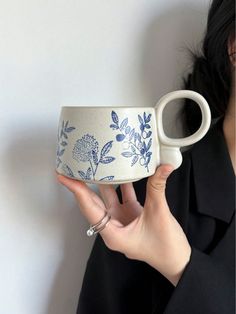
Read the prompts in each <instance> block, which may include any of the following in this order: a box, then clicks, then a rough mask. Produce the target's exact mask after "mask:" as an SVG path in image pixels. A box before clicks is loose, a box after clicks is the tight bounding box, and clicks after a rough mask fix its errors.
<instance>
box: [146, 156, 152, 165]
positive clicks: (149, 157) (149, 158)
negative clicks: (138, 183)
mask: <svg viewBox="0 0 236 314" xmlns="http://www.w3.org/2000/svg"><path fill="white" fill-rule="evenodd" d="M150 160H151V156H148V159H147V162H146V165H148V164H149V162H150Z"/></svg>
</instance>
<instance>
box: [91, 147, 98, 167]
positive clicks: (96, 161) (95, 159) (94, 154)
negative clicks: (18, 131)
mask: <svg viewBox="0 0 236 314" xmlns="http://www.w3.org/2000/svg"><path fill="white" fill-rule="evenodd" d="M92 156H93V162H94V164H95V165H97V163H98V155H97V153H96V152H95V151H94V150H92Z"/></svg>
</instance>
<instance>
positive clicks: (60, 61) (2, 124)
mask: <svg viewBox="0 0 236 314" xmlns="http://www.w3.org/2000/svg"><path fill="white" fill-rule="evenodd" d="M208 3H209V1H208V0H198V1H197V3H196V1H194V0H185V1H184V0H172V1H166V0H159V1H156V0H149V1H146V0H140V1H137V0H126V1H115V0H109V1H105V0H99V1H98V0H93V1H91V0H80V1H79V0H77V1H75V0H57V1H56V0H51V1H46V0H21V1H17V0H8V1H3V0H0V144H1V145H0V173H1V180H0V252H1V253H0V254H1V256H0V278H1V280H0V298H1V301H0V314H44V313H45V314H65V313H66V314H74V313H75V311H76V306H77V301H78V297H79V292H80V287H81V283H82V278H83V273H84V270H85V265H86V261H87V258H88V255H89V252H90V250H91V247H92V244H93V239H90V238H88V237H87V236H86V235H85V231H86V229H87V226H88V223H87V221H86V220H85V218H84V217H83V216H82V215H81V214H80V211H79V209H78V207H77V205H76V202H75V200H74V198H73V195H72V194H71V193H70V192H69V191H68V190H66V188H64V187H63V186H61V185H59V183H57V182H56V179H55V175H54V165H55V151H56V134H57V123H58V118H59V112H60V106H61V105H131V106H132V105H137V106H142V105H143V106H146V105H147V106H150V105H151V106H154V105H155V103H156V102H157V100H158V99H159V98H160V97H161V96H162V95H163V94H165V93H166V92H169V91H172V90H174V89H178V88H179V87H180V82H181V80H180V79H181V76H182V74H183V73H184V71H186V70H188V69H187V67H186V66H187V64H188V62H189V60H188V58H187V52H186V50H185V48H184V46H185V45H188V46H190V47H194V46H195V45H196V43H198V42H199V41H200V38H201V36H202V31H203V29H204V26H205V22H206V12H207V8H208ZM170 107H171V106H170ZM170 109H171V110H169V111H173V107H172V108H170ZM168 116H169V118H171V116H172V114H171V113H169V114H168Z"/></svg>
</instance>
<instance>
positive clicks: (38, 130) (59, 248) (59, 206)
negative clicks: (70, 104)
mask: <svg viewBox="0 0 236 314" xmlns="http://www.w3.org/2000/svg"><path fill="white" fill-rule="evenodd" d="M55 125H56V123H55ZM56 133H57V130H56V128H54V129H52V128H51V129H49V128H48V127H47V126H46V125H42V124H39V125H37V126H34V127H31V128H30V129H29V127H27V129H22V127H21V128H19V130H17V129H16V127H15V134H16V137H15V138H14V141H12V142H10V143H9V144H8V147H7V150H6V155H5V158H4V160H5V167H6V173H7V174H8V176H7V178H6V182H5V184H6V186H9V187H10V188H11V195H9V196H10V197H11V198H13V199H14V201H15V203H16V204H17V207H16V206H15V209H14V208H12V209H11V208H10V209H9V210H8V216H9V219H10V221H11V222H12V223H14V222H16V224H17V225H19V224H21V226H23V230H25V231H24V232H25V233H26V234H27V235H28V236H29V237H30V238H31V239H30V240H29V243H28V242H27V243H26V244H24V247H25V245H26V246H27V247H28V250H27V252H28V253H26V254H27V255H26V256H25V255H24V253H23V256H22V257H21V258H23V259H25V260H27V259H29V261H27V263H29V264H30V259H31V256H32V265H31V266H30V269H31V268H32V269H35V277H34V278H30V277H29V278H28V279H27V278H26V279H25V280H26V281H28V284H26V285H27V286H28V285H29V286H32V290H31V291H30V293H31V294H32V295H33V296H34V297H35V296H36V295H38V297H37V298H36V299H40V295H41V298H42V299H44V298H48V305H47V310H45V313H51V314H52V313H53V314H64V313H68V314H69V313H74V312H75V307H76V305H77V299H78V295H79V291H80V284H81V282H82V278H83V272H84V268H85V264H86V259H87V256H88V251H89V250H91V245H92V241H91V239H89V238H88V237H86V236H84V234H85V233H86V230H85V229H86V227H87V222H86V220H85V218H84V217H83V216H82V214H81V213H80V211H79V209H78V207H77V204H76V202H75V201H74V198H73V196H72V193H70V192H68V190H67V189H66V188H65V187H63V186H62V185H60V183H58V182H57V180H56V176H55V172H54V168H55V159H56V138H57V136H56ZM15 241H16V245H17V239H15ZM36 256H38V259H39V260H40V261H39V262H37V265H34V263H35V259H36ZM39 265H40V269H37V267H39ZM26 267H27V265H26ZM55 268H56V269H55ZM40 273H41V274H43V277H45V280H46V281H47V282H46V284H43V283H42V282H44V278H39V276H40V275H39V274H40ZM25 274H26V271H25ZM47 274H48V276H47ZM53 276H54V279H52V286H51V287H50V293H49V296H48V297H47V295H46V296H45V297H44V294H45V288H47V286H48V284H50V279H51V278H52V277H53ZM32 280H34V283H32V284H30V282H31V281H32ZM35 281H37V283H35ZM48 281H49V282H48ZM34 297H33V298H34ZM38 311H39V309H38ZM35 313H39V312H37V310H36V311H35ZM40 313H41V312H40Z"/></svg>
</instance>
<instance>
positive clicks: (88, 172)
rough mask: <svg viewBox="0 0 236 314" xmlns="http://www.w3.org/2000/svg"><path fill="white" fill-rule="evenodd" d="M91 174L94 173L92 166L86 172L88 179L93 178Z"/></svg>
mask: <svg viewBox="0 0 236 314" xmlns="http://www.w3.org/2000/svg"><path fill="white" fill-rule="evenodd" d="M91 175H92V169H91V167H89V168H88V170H87V172H86V179H87V180H90V179H91Z"/></svg>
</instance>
